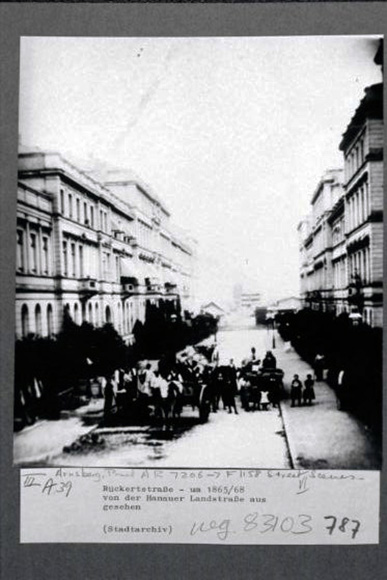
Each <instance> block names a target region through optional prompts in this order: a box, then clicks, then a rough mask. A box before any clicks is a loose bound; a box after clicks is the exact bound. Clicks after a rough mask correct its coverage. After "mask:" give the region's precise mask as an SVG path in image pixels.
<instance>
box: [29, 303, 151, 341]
mask: <svg viewBox="0 0 387 580" xmlns="http://www.w3.org/2000/svg"><path fill="white" fill-rule="evenodd" d="M64 311H65V312H67V313H68V314H69V315H70V316H71V318H72V319H73V320H74V322H75V323H76V324H81V323H82V322H89V323H91V324H93V325H94V326H99V325H100V324H101V323H102V324H105V323H111V324H113V325H115V326H116V328H117V330H118V331H119V332H121V333H124V334H130V333H131V332H132V330H133V326H134V324H135V321H136V320H137V318H140V319H141V320H143V318H144V316H143V314H144V312H145V302H144V301H142V302H140V303H138V304H135V303H133V302H127V303H126V304H125V305H124V306H122V305H121V303H118V304H117V305H116V312H114V310H113V308H112V307H111V306H110V305H106V306H105V308H104V309H103V310H102V317H103V319H102V320H100V308H99V304H98V302H94V303H93V302H92V301H89V303H88V304H85V305H84V306H83V307H81V306H80V304H79V303H78V302H75V303H74V304H73V306H72V308H71V307H70V304H66V305H65V307H64ZM53 333H54V318H53V307H52V305H51V304H48V305H47V306H46V308H45V311H44V312H43V311H42V307H41V305H40V304H39V303H38V304H36V305H35V307H34V308H33V307H31V306H30V307H29V306H28V305H27V304H23V305H22V307H21V334H22V337H23V338H25V337H27V336H28V335H29V334H36V335H38V336H52V335H53Z"/></svg>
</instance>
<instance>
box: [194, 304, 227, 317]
mask: <svg viewBox="0 0 387 580" xmlns="http://www.w3.org/2000/svg"><path fill="white" fill-rule="evenodd" d="M200 312H201V313H202V314H210V315H211V316H214V317H215V318H220V317H221V316H223V315H224V314H226V311H225V310H224V309H223V308H222V307H221V306H219V305H218V304H216V303H215V302H208V304H203V306H202V307H201V308H200Z"/></svg>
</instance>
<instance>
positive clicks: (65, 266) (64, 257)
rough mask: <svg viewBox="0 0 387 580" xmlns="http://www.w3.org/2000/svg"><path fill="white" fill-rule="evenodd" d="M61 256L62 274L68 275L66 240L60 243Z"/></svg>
mask: <svg viewBox="0 0 387 580" xmlns="http://www.w3.org/2000/svg"><path fill="white" fill-rule="evenodd" d="M62 257H63V275H64V276H68V255H67V242H63V244H62Z"/></svg>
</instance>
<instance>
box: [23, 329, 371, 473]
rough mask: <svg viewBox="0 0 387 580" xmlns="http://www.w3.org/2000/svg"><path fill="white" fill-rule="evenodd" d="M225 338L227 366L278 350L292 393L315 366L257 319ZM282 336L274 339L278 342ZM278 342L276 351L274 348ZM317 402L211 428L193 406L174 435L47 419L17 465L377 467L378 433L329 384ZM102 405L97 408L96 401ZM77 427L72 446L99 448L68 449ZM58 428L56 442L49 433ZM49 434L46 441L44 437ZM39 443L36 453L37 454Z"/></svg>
mask: <svg viewBox="0 0 387 580" xmlns="http://www.w3.org/2000/svg"><path fill="white" fill-rule="evenodd" d="M228 324H229V325H228V326H225V327H223V328H222V329H221V330H220V331H219V332H218V336H217V344H218V349H219V355H220V362H224V363H227V362H228V361H229V359H230V358H233V359H234V361H235V363H236V365H239V364H240V362H241V360H242V359H243V358H245V357H246V356H248V355H249V353H250V349H251V347H253V346H254V347H255V348H256V351H257V354H258V356H259V357H263V356H264V354H265V352H266V351H267V350H272V351H273V352H274V353H275V356H276V358H277V366H278V367H279V368H282V369H283V370H284V372H285V376H284V384H285V389H286V391H287V392H289V384H290V381H291V379H292V377H293V374H294V373H298V374H299V375H300V378H301V379H302V380H303V379H305V377H306V374H307V373H308V372H311V369H310V367H309V365H308V364H307V363H305V362H304V361H302V360H301V359H300V357H299V356H298V355H297V354H296V353H295V352H294V351H293V350H292V349H291V348H289V347H288V346H287V345H285V344H284V343H283V341H282V340H281V338H280V337H279V336H278V334H277V333H273V331H272V330H266V329H262V328H256V327H255V325H254V321H253V319H252V318H251V319H248V320H246V319H245V320H241V319H237V320H233V321H229V323H228ZM273 339H274V342H273ZM273 345H274V348H273ZM315 390H316V400H315V401H314V404H313V405H312V406H311V407H300V408H291V407H290V402H289V401H288V400H287V399H285V400H284V401H283V402H282V403H281V408H280V410H278V409H273V408H271V409H269V410H268V411H255V412H249V413H246V412H245V411H243V410H242V409H241V407H240V403H239V401H238V411H239V413H238V415H235V414H229V413H228V412H226V411H224V410H223V409H221V410H219V411H218V412H217V413H211V414H210V417H209V421H208V422H207V423H206V424H199V423H198V421H197V416H198V413H197V410H192V409H191V408H189V407H185V408H184V411H183V414H182V419H181V425H180V427H179V426H178V428H177V429H175V430H174V431H163V430H161V429H160V428H155V427H148V426H142V427H139V426H131V427H111V428H98V427H95V426H94V427H92V426H89V428H88V429H87V428H85V426H82V424H81V422H80V420H79V419H78V421H77V422H74V418H71V419H62V420H61V421H58V422H56V423H57V424H58V426H57V428H56V427H55V423H53V422H45V423H42V424H41V425H37V426H36V427H35V429H34V438H33V437H31V433H29V436H28V437H26V441H27V443H28V445H29V447H28V449H26V448H25V446H24V445H23V437H25V435H24V434H23V432H22V433H19V434H16V439H15V457H16V462H18V457H19V462H21V460H23V463H29V461H28V459H27V460H26V457H30V458H31V459H33V458H35V462H39V463H42V462H43V463H49V464H54V465H88V466H100V467H102V466H121V467H124V466H149V467H155V466H160V467H161V466H164V467H188V466H189V467H215V466H217V467H252V468H253V467H254V468H278V469H280V468H281V469H282V468H292V467H295V468H309V469H310V468H320V469H324V468H325V469H329V468H341V469H343V468H345V469H350V468H352V469H377V468H378V466H379V458H378V456H377V454H376V452H375V448H376V446H375V445H374V444H373V442H372V439H371V436H370V434H369V433H368V432H367V431H366V429H365V428H364V427H363V426H362V425H361V424H360V423H359V422H358V421H357V420H356V419H355V418H353V417H352V416H350V415H349V414H348V413H346V412H342V411H339V410H338V409H337V406H336V399H335V395H334V393H333V391H332V389H331V388H330V387H329V386H328V385H326V384H325V383H324V382H319V383H317V384H316V389H315ZM94 405H95V403H94ZM66 425H68V427H69V432H68V433H67V438H66V441H65V444H66V445H68V444H69V439H71V432H73V441H74V440H76V439H77V438H79V437H80V436H82V435H85V434H87V432H89V433H90V434H93V436H94V437H96V436H98V437H97V439H96V440H95V443H90V441H89V440H86V444H82V445H80V447H79V449H77V450H76V452H71V453H68V452H65V453H63V452H61V449H62V447H63V444H62V439H61V437H63V435H62V434H63V433H65V432H66ZM47 430H50V433H49V437H47V436H46V435H45V431H47ZM39 431H41V436H40V435H39ZM56 433H57V434H58V439H57V447H56V449H55V448H54V447H53V448H52V449H51V453H48V454H47V455H46V461H45V460H44V452H47V449H43V450H42V449H41V448H40V446H41V444H40V440H42V441H43V442H44V445H47V440H48V439H50V440H51V441H52V442H53V444H54V443H55V437H56ZM34 440H35V449H34Z"/></svg>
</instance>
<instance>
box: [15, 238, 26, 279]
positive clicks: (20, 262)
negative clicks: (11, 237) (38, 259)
mask: <svg viewBox="0 0 387 580" xmlns="http://www.w3.org/2000/svg"><path fill="white" fill-rule="evenodd" d="M16 267H17V269H18V271H19V272H23V271H24V232H23V230H17V244H16Z"/></svg>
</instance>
